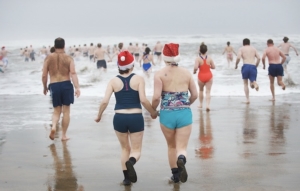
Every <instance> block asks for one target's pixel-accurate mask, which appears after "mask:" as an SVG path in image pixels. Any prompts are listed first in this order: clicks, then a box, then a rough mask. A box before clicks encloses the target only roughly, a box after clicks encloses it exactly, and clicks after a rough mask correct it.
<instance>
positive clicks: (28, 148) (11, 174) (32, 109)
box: [0, 94, 300, 191]
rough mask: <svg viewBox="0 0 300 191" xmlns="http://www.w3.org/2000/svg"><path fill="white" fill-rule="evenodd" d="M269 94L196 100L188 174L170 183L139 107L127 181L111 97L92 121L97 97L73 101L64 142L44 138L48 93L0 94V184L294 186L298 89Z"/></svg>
mask: <svg viewBox="0 0 300 191" xmlns="http://www.w3.org/2000/svg"><path fill="white" fill-rule="evenodd" d="M268 99H269V97H251V104H250V105H245V104H242V101H244V97H213V98H212V104H211V111H210V112H209V113H207V112H206V111H204V110H203V111H202V110H198V109H197V106H198V101H197V102H196V103H195V104H193V106H192V110H193V120H194V124H193V131H192V135H191V138H190V142H189V146H188V158H187V166H186V168H187V170H188V173H189V179H188V181H187V182H186V183H184V184H175V185H174V184H169V181H168V179H169V177H170V176H171V171H170V169H169V166H168V159H167V146H166V143H165V139H164V137H163V135H162V133H161V130H160V127H159V120H158V119H157V120H152V119H151V118H150V117H149V115H148V114H147V113H146V112H144V118H145V121H146V123H145V124H146V127H145V135H144V142H143V150H142V157H141V159H140V161H139V162H138V163H137V164H136V166H135V168H136V171H137V173H138V182H137V183H135V184H133V185H132V186H130V187H124V186H122V185H120V184H121V181H122V180H123V174H122V171H121V164H120V161H119V156H120V146H119V142H118V140H117V138H116V136H115V134H114V130H113V127H112V117H113V114H114V112H113V107H114V102H115V101H114V98H112V99H111V102H110V105H109V106H108V108H107V110H106V111H105V114H104V116H103V118H102V121H101V123H99V124H97V123H95V122H94V121H93V119H94V117H95V116H96V113H97V109H98V103H99V100H100V98H96V97H81V98H79V99H76V100H75V104H74V105H73V106H72V113H71V115H72V118H71V124H70V128H69V130H68V135H69V137H70V138H71V140H69V141H68V142H66V143H63V142H61V141H60V139H58V138H57V139H55V141H51V140H50V139H49V138H48V134H49V131H50V124H51V121H50V119H51V112H52V109H51V104H50V98H49V96H40V95H35V96H0V105H1V111H0V118H1V124H0V169H1V170H0V190H1V191H13V190H16V191H19V190H22V191H27V190H30V191H32V190H38V191H40V190H66V191H69V190H70V191H75V190H78V191H79V190H85V191H90V190H113V191H114V190H116V191H118V190H138V191H141V190H145V191H148V190H149V191H152V190H189V191H192V190H209V191H211V190H216V191H219V190H222V191H227V190H228V191H232V190H236V191H254V190H255V191H260V190H264V191H265V190H270V191H277V190H278V191H279V190H293V191H296V190H299V189H300V182H299V177H300V161H299V159H300V152H299V143H300V141H299V134H300V129H299V118H300V117H299V116H300V100H299V94H290V95H284V96H278V97H277V101H276V102H275V103H272V102H270V101H268ZM58 133H59V134H60V133H61V132H60V131H59V132H58Z"/></svg>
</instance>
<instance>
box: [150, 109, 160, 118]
mask: <svg viewBox="0 0 300 191" xmlns="http://www.w3.org/2000/svg"><path fill="white" fill-rule="evenodd" d="M157 116H159V112H158V111H155V112H154V113H152V114H151V118H152V119H156V118H157Z"/></svg>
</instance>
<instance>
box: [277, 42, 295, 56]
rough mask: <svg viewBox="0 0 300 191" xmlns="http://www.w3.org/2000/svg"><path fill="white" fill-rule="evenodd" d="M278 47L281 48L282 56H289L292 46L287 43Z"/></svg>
mask: <svg viewBox="0 0 300 191" xmlns="http://www.w3.org/2000/svg"><path fill="white" fill-rule="evenodd" d="M279 47H281V51H282V52H283V54H289V52H290V48H291V47H292V45H291V44H290V43H288V42H287V43H281V44H280V45H279Z"/></svg>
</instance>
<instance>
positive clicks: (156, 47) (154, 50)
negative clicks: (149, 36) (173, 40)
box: [153, 41, 164, 63]
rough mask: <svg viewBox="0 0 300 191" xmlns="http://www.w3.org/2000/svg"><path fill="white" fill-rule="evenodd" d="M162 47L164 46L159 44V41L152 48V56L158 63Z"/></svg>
mask: <svg viewBox="0 0 300 191" xmlns="http://www.w3.org/2000/svg"><path fill="white" fill-rule="evenodd" d="M163 47H164V46H163V45H162V44H161V43H160V41H158V42H157V43H156V45H155V46H154V48H153V52H154V55H156V56H157V60H158V63H160V62H161V52H162V49H163Z"/></svg>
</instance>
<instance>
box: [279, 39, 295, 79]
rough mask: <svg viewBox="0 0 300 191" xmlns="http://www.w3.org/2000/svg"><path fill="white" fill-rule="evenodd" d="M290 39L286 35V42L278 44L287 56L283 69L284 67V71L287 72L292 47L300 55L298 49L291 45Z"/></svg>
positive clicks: (284, 40)
mask: <svg viewBox="0 0 300 191" xmlns="http://www.w3.org/2000/svg"><path fill="white" fill-rule="evenodd" d="M288 41H289V38H288V37H286V36H285V37H284V38H283V42H284V43H281V44H280V45H279V46H278V48H281V51H282V52H283V54H284V55H285V57H286V59H285V62H284V63H283V69H284V71H285V72H286V73H287V65H288V63H289V62H290V60H291V57H290V53H289V52H290V48H292V49H294V51H295V53H296V55H297V56H298V55H299V54H298V52H297V49H296V48H295V47H294V46H293V45H291V44H290V43H289V42H288Z"/></svg>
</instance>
